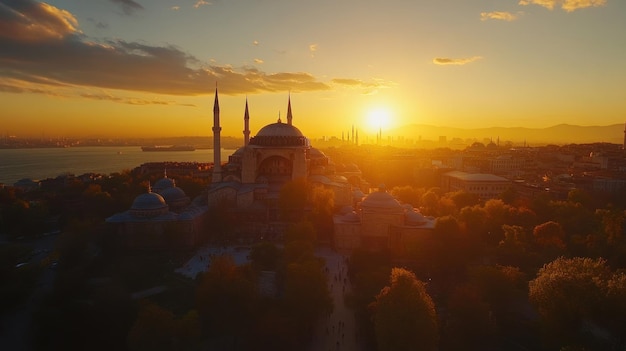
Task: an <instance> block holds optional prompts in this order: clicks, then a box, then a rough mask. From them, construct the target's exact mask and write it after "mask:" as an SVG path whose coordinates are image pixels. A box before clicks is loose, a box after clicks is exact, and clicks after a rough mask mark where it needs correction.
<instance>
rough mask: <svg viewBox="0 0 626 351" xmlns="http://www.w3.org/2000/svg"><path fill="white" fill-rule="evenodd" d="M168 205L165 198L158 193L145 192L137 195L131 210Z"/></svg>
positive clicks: (152, 208)
mask: <svg viewBox="0 0 626 351" xmlns="http://www.w3.org/2000/svg"><path fill="white" fill-rule="evenodd" d="M163 207H167V204H166V203H165V199H163V197H162V196H161V195H159V194H157V193H145V194H141V195H139V196H137V197H136V198H135V201H133V205H132V206H131V207H130V208H131V210H156V209H160V208H163Z"/></svg>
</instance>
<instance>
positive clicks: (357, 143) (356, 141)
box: [354, 129, 359, 146]
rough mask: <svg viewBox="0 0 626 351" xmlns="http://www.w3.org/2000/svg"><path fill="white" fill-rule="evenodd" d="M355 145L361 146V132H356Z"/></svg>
mask: <svg viewBox="0 0 626 351" xmlns="http://www.w3.org/2000/svg"><path fill="white" fill-rule="evenodd" d="M354 145H356V146H359V130H358V129H357V130H356V139H354Z"/></svg>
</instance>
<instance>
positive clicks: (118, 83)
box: [0, 0, 378, 104]
mask: <svg viewBox="0 0 626 351" xmlns="http://www.w3.org/2000/svg"><path fill="white" fill-rule="evenodd" d="M0 1H3V0H0ZM2 4H3V5H0V48H2V50H0V83H2V84H3V85H2V87H0V90H2V91H5V92H9V91H10V92H14V93H28V92H41V93H44V92H54V91H55V90H56V91H59V92H64V93H65V94H70V95H72V94H73V95H74V96H76V92H75V91H76V90H81V89H107V90H125V91H134V92H145V93H153V94H167V95H179V96H197V95H205V94H212V93H213V90H214V87H215V82H219V87H220V93H222V94H225V95H240V94H253V93H261V92H276V91H288V90H291V91H294V92H303V91H324V90H330V89H332V88H333V87H336V85H343V86H351V85H352V86H361V87H368V83H364V82H360V81H356V80H346V79H341V78H339V79H336V80H331V82H324V81H321V80H320V79H319V78H317V77H315V76H313V75H312V74H310V73H307V72H264V71H261V70H259V69H257V68H255V67H232V66H229V65H220V64H218V63H215V62H214V61H209V62H201V61H200V60H198V59H197V58H195V57H194V56H192V55H190V54H188V53H186V52H184V51H182V50H180V49H179V48H177V47H175V46H153V45H149V44H145V43H137V42H128V41H124V40H106V41H105V40H103V41H96V40H93V39H90V38H88V37H86V36H85V35H84V34H83V33H82V32H80V30H79V29H78V28H79V26H78V22H77V21H76V19H75V18H74V16H72V14H70V13H69V12H67V11H63V10H59V9H57V8H56V7H53V6H50V5H47V4H44V3H40V2H37V1H34V0H20V1H11V2H8V5H4V2H3V3H2ZM257 60H258V59H257ZM257 63H259V62H258V61H257ZM6 82H11V84H8V83H6ZM18 83H19V84H18ZM369 84H370V86H369V87H371V86H372V85H371V84H374V85H373V86H376V84H378V83H369ZM98 96H99V95H98V94H87V95H83V97H84V98H91V99H95V98H97V97H98ZM100 98H101V99H105V98H104V97H100ZM107 99H108V100H110V101H116V100H115V99H113V98H107ZM117 101H118V102H119V101H120V100H117ZM133 101H134V103H136V104H139V103H143V104H147V103H146V102H141V101H140V100H137V99H135V100H133ZM124 103H130V102H124Z"/></svg>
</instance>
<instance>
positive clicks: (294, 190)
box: [278, 178, 307, 221]
mask: <svg viewBox="0 0 626 351" xmlns="http://www.w3.org/2000/svg"><path fill="white" fill-rule="evenodd" d="M306 202H307V184H306V180H305V179H304V178H301V179H295V180H293V181H291V182H289V183H287V184H285V185H284V186H283V187H282V188H281V189H280V194H279V197H278V205H279V206H280V211H281V214H282V215H283V217H284V218H285V219H286V220H287V221H297V220H301V219H302V217H303V212H304V207H305V206H306Z"/></svg>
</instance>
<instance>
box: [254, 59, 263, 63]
mask: <svg viewBox="0 0 626 351" xmlns="http://www.w3.org/2000/svg"><path fill="white" fill-rule="evenodd" d="M263 62H264V61H263V60H261V59H260V58H255V59H254V63H258V64H261V63H263Z"/></svg>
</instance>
